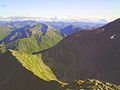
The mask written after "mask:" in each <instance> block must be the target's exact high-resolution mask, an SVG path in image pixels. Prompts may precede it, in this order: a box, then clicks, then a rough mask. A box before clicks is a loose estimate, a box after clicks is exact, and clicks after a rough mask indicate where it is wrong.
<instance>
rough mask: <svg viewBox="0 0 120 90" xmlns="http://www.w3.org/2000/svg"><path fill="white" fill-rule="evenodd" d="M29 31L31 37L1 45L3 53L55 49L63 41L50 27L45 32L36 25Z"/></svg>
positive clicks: (57, 32)
mask: <svg viewBox="0 0 120 90" xmlns="http://www.w3.org/2000/svg"><path fill="white" fill-rule="evenodd" d="M29 30H30V31H32V35H31V36H30V37H27V38H22V39H19V40H16V41H13V42H10V43H8V44H4V45H2V44H1V48H0V49H1V51H2V52H3V51H6V50H7V49H13V50H19V51H24V52H28V53H31V52H36V51H39V50H44V49H48V48H50V47H53V46H54V45H56V44H57V43H58V42H59V41H60V40H62V36H61V35H60V33H59V31H57V30H55V29H53V28H51V27H49V26H48V28H47V29H46V30H45V31H43V29H42V27H41V26H40V25H35V26H34V27H33V28H30V29H29ZM4 49H6V50H4Z"/></svg>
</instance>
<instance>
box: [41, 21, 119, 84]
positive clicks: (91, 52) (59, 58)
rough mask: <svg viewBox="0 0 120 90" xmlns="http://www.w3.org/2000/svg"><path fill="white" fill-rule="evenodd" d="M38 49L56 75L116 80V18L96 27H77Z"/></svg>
mask: <svg viewBox="0 0 120 90" xmlns="http://www.w3.org/2000/svg"><path fill="white" fill-rule="evenodd" d="M41 53H42V59H43V60H44V62H45V63H46V64H47V65H48V66H50V67H51V68H52V70H53V71H54V73H55V74H56V76H57V77H58V79H60V80H62V81H71V80H75V79H77V80H78V79H88V78H90V79H92V78H96V79H100V80H103V81H108V82H112V83H120V19H117V20H115V21H113V22H111V23H109V24H107V25H105V26H103V27H101V28H98V29H97V30H89V31H87V30H84V31H78V32H76V33H74V34H73V35H70V36H68V37H66V38H65V39H64V40H62V41H61V42H60V43H59V44H57V45H56V46H55V47H53V48H51V49H49V50H45V51H43V52H41Z"/></svg>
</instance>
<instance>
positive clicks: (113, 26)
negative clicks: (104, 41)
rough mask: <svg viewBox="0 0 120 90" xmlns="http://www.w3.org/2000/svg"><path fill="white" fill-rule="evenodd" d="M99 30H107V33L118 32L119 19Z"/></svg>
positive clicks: (119, 26)
mask: <svg viewBox="0 0 120 90" xmlns="http://www.w3.org/2000/svg"><path fill="white" fill-rule="evenodd" d="M101 28H102V29H106V30H109V31H114V32H120V30H119V28H120V18H118V19H116V20H114V21H112V22H110V23H108V24H106V25H104V26H103V27H101Z"/></svg>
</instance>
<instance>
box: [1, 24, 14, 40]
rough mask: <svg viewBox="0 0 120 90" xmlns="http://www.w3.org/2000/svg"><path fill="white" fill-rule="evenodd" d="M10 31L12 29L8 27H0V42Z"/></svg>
mask: <svg viewBox="0 0 120 90" xmlns="http://www.w3.org/2000/svg"><path fill="white" fill-rule="evenodd" d="M11 31H12V28H10V27H7V26H0V40H2V39H3V38H5V37H6V36H7V35H9V34H10V32H11Z"/></svg>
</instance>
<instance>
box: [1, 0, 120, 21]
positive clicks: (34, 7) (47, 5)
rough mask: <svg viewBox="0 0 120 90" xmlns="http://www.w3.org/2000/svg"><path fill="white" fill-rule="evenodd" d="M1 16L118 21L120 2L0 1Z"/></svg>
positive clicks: (63, 0)
mask: <svg viewBox="0 0 120 90" xmlns="http://www.w3.org/2000/svg"><path fill="white" fill-rule="evenodd" d="M0 16H27V17H46V18H51V17H58V18H71V19H80V18H81V19H88V18H89V19H92V18H98V19H117V18H119V17H120V0H0Z"/></svg>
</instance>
